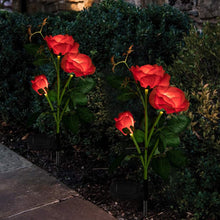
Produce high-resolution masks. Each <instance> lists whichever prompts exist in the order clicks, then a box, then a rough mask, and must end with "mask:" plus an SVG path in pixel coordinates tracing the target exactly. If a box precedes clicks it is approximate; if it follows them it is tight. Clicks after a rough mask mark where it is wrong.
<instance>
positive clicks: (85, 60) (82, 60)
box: [61, 53, 96, 77]
mask: <svg viewBox="0 0 220 220" xmlns="http://www.w3.org/2000/svg"><path fill="white" fill-rule="evenodd" d="M61 67H62V69H63V70H64V71H65V72H67V73H74V74H75V75H76V77H80V76H86V75H90V74H93V73H94V72H95V69H96V68H95V66H94V65H93V64H92V60H91V59H90V57H89V56H87V55H85V54H80V53H68V54H66V55H65V56H64V57H63V59H62V61H61Z"/></svg>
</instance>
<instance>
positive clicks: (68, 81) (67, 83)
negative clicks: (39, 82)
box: [60, 74, 73, 104]
mask: <svg viewBox="0 0 220 220" xmlns="http://www.w3.org/2000/svg"><path fill="white" fill-rule="evenodd" d="M72 78H73V75H72V74H71V75H70V76H69V79H68V80H67V82H66V84H65V86H64V88H63V91H62V93H61V96H60V104H61V102H62V99H63V96H64V93H65V91H66V88H67V86H68V85H69V83H70V81H71V79H72Z"/></svg>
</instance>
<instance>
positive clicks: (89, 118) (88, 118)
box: [77, 107, 94, 123]
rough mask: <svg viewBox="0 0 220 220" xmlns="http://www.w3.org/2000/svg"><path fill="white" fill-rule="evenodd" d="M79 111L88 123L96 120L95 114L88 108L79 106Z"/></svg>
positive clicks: (83, 119)
mask: <svg viewBox="0 0 220 220" xmlns="http://www.w3.org/2000/svg"><path fill="white" fill-rule="evenodd" d="M77 113H78V115H79V118H80V119H81V120H82V121H84V122H86V123H92V122H93V121H94V115H93V113H91V112H90V111H89V110H88V108H85V107H81V108H77Z"/></svg>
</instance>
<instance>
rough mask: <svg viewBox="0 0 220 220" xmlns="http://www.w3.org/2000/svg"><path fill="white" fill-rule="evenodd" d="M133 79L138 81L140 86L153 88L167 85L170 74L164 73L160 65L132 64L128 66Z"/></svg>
mask: <svg viewBox="0 0 220 220" xmlns="http://www.w3.org/2000/svg"><path fill="white" fill-rule="evenodd" d="M130 71H131V72H132V74H133V76H134V79H135V81H136V82H137V81H139V82H140V85H141V87H143V88H145V89H146V88H147V87H148V86H150V88H154V87H155V86H169V84H170V83H169V81H170V75H169V74H167V73H165V70H164V69H163V67H162V66H158V65H157V64H155V65H144V66H141V67H139V66H136V67H134V66H132V67H131V68H130Z"/></svg>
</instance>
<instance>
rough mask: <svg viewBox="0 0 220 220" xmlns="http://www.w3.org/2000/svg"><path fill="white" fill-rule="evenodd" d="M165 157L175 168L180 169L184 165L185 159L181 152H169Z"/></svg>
mask: <svg viewBox="0 0 220 220" xmlns="http://www.w3.org/2000/svg"><path fill="white" fill-rule="evenodd" d="M167 156H168V159H169V161H170V162H171V164H172V165H173V166H175V167H182V166H184V165H185V164H186V157H185V156H184V154H183V152H182V151H181V150H176V149H175V150H170V151H168V152H167Z"/></svg>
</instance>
